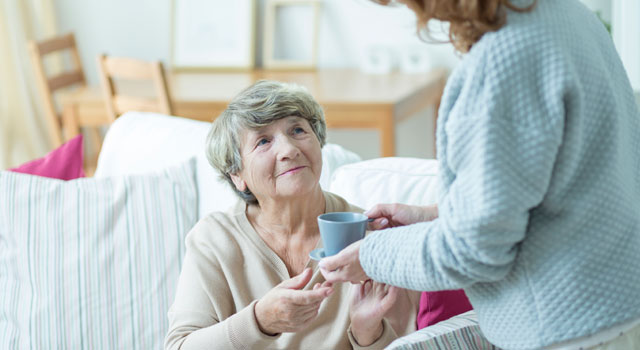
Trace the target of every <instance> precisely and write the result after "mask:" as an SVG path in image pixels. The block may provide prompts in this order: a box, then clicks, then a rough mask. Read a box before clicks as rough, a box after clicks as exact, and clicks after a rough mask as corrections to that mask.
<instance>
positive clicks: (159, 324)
mask: <svg viewBox="0 0 640 350" xmlns="http://www.w3.org/2000/svg"><path fill="white" fill-rule="evenodd" d="M0 198H2V201H0V223H1V226H0V349H161V348H162V346H163V339H164V336H165V334H166V332H167V329H168V320H167V316H166V312H167V310H168V309H169V306H170V303H171V301H172V300H173V298H174V296H175V287H176V283H177V280H178V276H179V273H180V268H181V265H182V257H183V255H184V238H185V236H186V234H187V232H188V231H189V230H190V229H191V227H192V226H193V225H194V224H195V222H196V219H197V218H196V205H197V188H196V183H195V161H194V160H193V159H192V160H191V161H188V162H187V163H184V164H182V165H179V166H177V167H174V168H170V169H167V170H165V171H162V172H159V173H156V174H148V175H135V176H119V177H113V178H101V179H92V178H83V179H78V180H73V181H68V182H65V181H61V180H56V179H49V178H44V177H38V176H32V175H25V174H17V173H12V172H0Z"/></svg>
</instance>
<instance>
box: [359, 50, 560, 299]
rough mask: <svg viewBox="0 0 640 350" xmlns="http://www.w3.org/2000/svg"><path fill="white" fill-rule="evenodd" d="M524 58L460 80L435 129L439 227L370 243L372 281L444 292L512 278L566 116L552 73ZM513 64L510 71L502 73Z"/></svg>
mask: <svg viewBox="0 0 640 350" xmlns="http://www.w3.org/2000/svg"><path fill="white" fill-rule="evenodd" d="M526 59H527V58H526V57H524V58H522V60H523V62H521V63H520V64H516V63H517V62H515V61H517V60H518V57H511V58H503V59H501V60H499V59H495V60H493V62H481V64H478V67H490V68H486V69H490V70H492V72H482V70H483V68H477V69H473V70H471V72H472V73H470V74H469V76H468V77H466V78H464V79H466V80H465V83H464V84H460V85H461V86H463V87H462V88H461V91H460V93H459V95H458V96H457V98H456V101H455V104H453V105H454V106H453V108H451V110H450V111H449V113H448V116H447V119H446V121H445V124H443V125H439V129H441V130H439V133H438V137H443V138H444V139H443V140H439V145H444V146H446V147H445V149H444V150H443V151H442V152H440V153H439V157H440V158H441V159H440V161H441V162H442V165H441V175H440V176H441V177H443V181H446V182H447V183H448V187H447V188H446V192H445V194H444V195H443V196H442V198H441V201H440V202H439V204H438V205H439V206H438V210H439V218H438V219H436V220H434V221H431V222H426V223H419V224H414V225H409V226H404V227H398V228H392V229H388V230H384V231H378V232H375V233H372V234H370V235H368V236H367V237H366V238H365V240H364V242H363V244H362V246H361V247H360V261H361V264H362V266H363V268H364V270H365V272H366V273H367V274H368V275H369V276H370V277H371V278H373V279H375V280H377V281H381V282H385V283H389V284H392V285H396V286H401V287H404V288H408V289H415V290H443V289H458V288H465V287H467V286H470V285H471V284H473V283H476V282H492V281H497V280H501V279H503V278H504V277H505V276H506V275H507V274H508V273H509V271H510V269H511V268H512V266H513V263H514V261H515V258H516V256H517V254H518V247H519V243H520V242H522V241H523V240H524V239H525V236H526V232H527V225H528V222H529V215H530V211H531V210H532V209H534V208H535V207H536V206H538V205H539V204H540V203H541V202H542V200H543V199H544V196H545V193H546V192H547V190H548V186H549V184H550V180H551V176H552V171H553V168H554V163H555V160H556V157H557V153H558V150H559V147H560V145H561V143H562V135H563V127H564V115H565V113H564V109H565V106H564V104H563V101H564V97H565V96H564V93H565V92H564V89H565V85H564V84H563V82H561V81H554V80H553V79H547V78H548V75H547V74H554V73H555V74H557V70H556V71H555V72H554V71H553V70H551V71H544V70H542V71H536V70H535V69H536V67H535V66H533V67H531V68H529V69H528V68H527V66H526V62H525V60H526ZM496 62H497V63H496ZM511 64H514V65H512V66H511V70H512V71H509V70H508V69H507V68H502V69H501V68H499V66H500V65H503V66H510V65H511ZM552 68H558V67H552ZM540 77H542V78H540ZM545 84H547V85H545ZM442 128H444V129H442Z"/></svg>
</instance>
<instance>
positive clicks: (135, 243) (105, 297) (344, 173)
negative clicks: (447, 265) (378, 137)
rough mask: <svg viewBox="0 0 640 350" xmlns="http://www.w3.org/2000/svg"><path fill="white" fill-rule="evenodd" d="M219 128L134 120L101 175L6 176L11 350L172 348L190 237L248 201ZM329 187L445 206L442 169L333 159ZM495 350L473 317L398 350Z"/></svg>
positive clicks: (1, 246)
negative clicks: (216, 148)
mask: <svg viewBox="0 0 640 350" xmlns="http://www.w3.org/2000/svg"><path fill="white" fill-rule="evenodd" d="M209 126H210V124H209V123H205V122H199V121H194V120H188V119H183V118H178V117H171V116H166V115H159V114H153V113H140V112H130V113H127V114H125V115H123V116H122V117H120V118H118V119H117V120H116V122H115V123H114V124H113V125H112V126H111V127H110V128H109V130H108V132H107V134H106V137H105V139H104V144H103V147H102V150H101V154H100V157H99V160H98V166H97V169H96V172H95V175H94V177H93V178H83V179H77V180H73V181H61V180H54V179H46V178H41V177H37V176H30V175H25V174H13V173H9V172H6V171H5V172H0V197H1V198H2V201H1V202H0V348H2V349H41V348H65V349H125V348H126V349H161V348H162V346H163V339H164V335H165V332H166V330H167V327H168V322H167V318H166V312H167V309H168V307H169V305H170V304H171V302H172V301H173V293H174V289H175V285H176V282H177V278H178V275H179V272H180V266H181V261H182V256H183V254H184V236H185V235H186V233H187V232H188V231H189V229H190V228H191V227H192V226H193V225H194V224H195V223H196V222H197V221H198V220H199V219H200V218H202V217H203V216H204V215H206V214H207V213H209V212H211V211H224V210H227V209H228V208H229V207H231V206H232V205H233V203H235V202H236V201H237V197H236V195H235V194H234V193H233V191H232V190H231V189H230V187H229V186H228V184H226V183H225V182H223V181H222V180H221V179H220V177H219V174H217V173H216V172H215V171H214V170H213V169H212V168H211V166H210V165H209V164H208V162H207V160H206V158H205V156H204V142H205V137H206V135H207V132H208V130H209ZM322 156H323V170H322V175H321V179H320V183H321V186H322V187H323V188H324V189H325V190H328V191H331V192H334V193H337V194H338V195H341V196H343V197H344V198H345V199H346V200H348V201H349V202H351V203H353V204H356V205H358V206H360V207H362V208H368V207H371V206H373V205H374V204H376V203H382V202H401V203H408V204H429V203H434V202H436V201H437V195H438V193H437V188H438V186H437V182H436V175H437V162H436V161H435V160H432V159H415V158H399V157H396V158H379V159H372V160H366V161H362V159H360V157H359V156H358V155H356V154H355V153H353V152H350V151H348V150H346V149H344V148H343V147H340V146H338V145H335V144H330V143H329V144H327V145H326V146H325V147H324V148H323V151H322ZM455 342H457V344H458V345H457V346H458V347H457V348H463V349H493V348H494V347H492V346H491V344H489V343H488V342H486V340H483V337H482V335H481V332H480V329H479V327H478V325H477V320H476V317H475V314H474V313H473V311H471V312H468V313H465V314H463V315H460V316H456V317H454V318H452V319H451V320H447V321H444V322H441V323H439V324H437V325H435V326H432V327H427V328H425V329H423V330H420V331H418V332H416V333H414V334H411V335H408V336H406V337H403V338H399V339H398V340H396V341H395V342H394V343H393V344H391V345H390V346H389V348H393V349H431V348H448V347H447V345H446V344H453V343H455Z"/></svg>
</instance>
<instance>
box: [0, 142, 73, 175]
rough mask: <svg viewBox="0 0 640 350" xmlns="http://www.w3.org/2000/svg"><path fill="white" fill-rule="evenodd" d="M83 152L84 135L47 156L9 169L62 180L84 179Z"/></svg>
mask: <svg viewBox="0 0 640 350" xmlns="http://www.w3.org/2000/svg"><path fill="white" fill-rule="evenodd" d="M82 152H83V151H82V135H78V136H76V137H74V138H73V139H71V140H69V141H67V142H66V143H64V144H63V145H62V146H60V147H58V148H56V149H54V150H53V151H51V152H49V153H48V154H47V155H46V156H44V157H42V158H38V159H34V160H32V161H29V162H27V163H24V164H22V165H20V166H19V167H17V168H13V169H9V171H14V172H17V173H23V174H31V175H38V176H44V177H50V178H54V179H60V180H73V179H77V178H79V177H84V170H83V169H82V161H83V153H82Z"/></svg>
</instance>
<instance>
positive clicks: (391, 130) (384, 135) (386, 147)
mask: <svg viewBox="0 0 640 350" xmlns="http://www.w3.org/2000/svg"><path fill="white" fill-rule="evenodd" d="M378 130H379V131H380V146H381V149H380V153H381V155H382V157H394V156H395V155H396V129H395V125H394V124H393V112H392V111H390V112H389V113H386V114H385V115H384V116H382V117H381V118H380V124H379V125H378Z"/></svg>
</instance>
